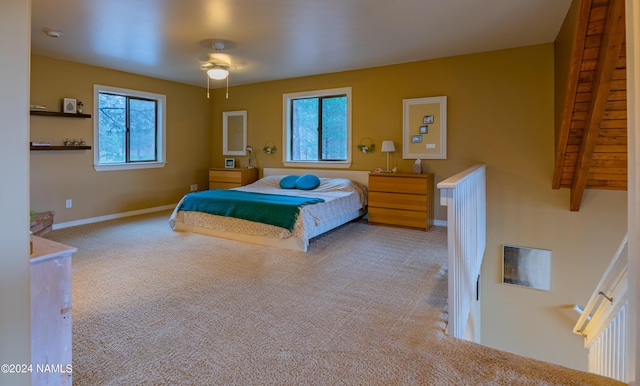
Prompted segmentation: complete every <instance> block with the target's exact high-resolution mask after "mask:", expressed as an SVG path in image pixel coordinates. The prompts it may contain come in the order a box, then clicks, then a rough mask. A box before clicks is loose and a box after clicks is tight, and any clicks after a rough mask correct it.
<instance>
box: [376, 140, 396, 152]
mask: <svg viewBox="0 0 640 386" xmlns="http://www.w3.org/2000/svg"><path fill="white" fill-rule="evenodd" d="M380 151H384V152H390V151H396V146H395V145H394V144H393V141H382V149H381V150H380Z"/></svg>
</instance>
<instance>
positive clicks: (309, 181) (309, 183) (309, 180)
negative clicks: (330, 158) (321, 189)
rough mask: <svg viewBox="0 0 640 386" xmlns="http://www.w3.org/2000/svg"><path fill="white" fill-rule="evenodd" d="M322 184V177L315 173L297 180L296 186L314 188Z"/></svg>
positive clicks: (301, 188) (302, 188)
mask: <svg viewBox="0 0 640 386" xmlns="http://www.w3.org/2000/svg"><path fill="white" fill-rule="evenodd" d="M318 186H320V179H319V178H318V177H316V176H314V175H313V174H305V175H304V176H302V177H300V178H298V179H297V180H296V188H298V189H300V190H313V189H315V188H317V187H318Z"/></svg>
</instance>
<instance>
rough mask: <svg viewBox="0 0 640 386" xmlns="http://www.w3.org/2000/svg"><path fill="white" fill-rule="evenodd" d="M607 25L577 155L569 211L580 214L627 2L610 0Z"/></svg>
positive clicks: (618, 46)
mask: <svg viewBox="0 0 640 386" xmlns="http://www.w3.org/2000/svg"><path fill="white" fill-rule="evenodd" d="M605 23H606V24H605V27H604V33H603V36H602V44H601V45H600V57H599V58H598V64H597V66H596V69H595V71H596V73H595V76H594V81H593V90H592V98H591V104H590V107H589V110H588V111H587V121H586V127H585V129H584V133H583V136H582V144H581V145H580V151H579V152H578V160H577V163H576V170H575V172H574V174H573V182H572V184H571V198H570V204H569V207H570V209H571V210H572V211H577V210H580V204H581V202H582V196H583V194H584V189H585V187H586V185H587V179H588V177H589V168H590V166H591V160H592V158H593V150H594V148H595V146H596V143H597V141H598V135H599V133H600V126H601V124H602V120H603V118H604V112H605V107H606V105H607V99H608V97H609V91H610V89H611V82H612V80H613V73H614V70H615V69H616V62H617V60H618V57H619V56H620V50H621V48H622V44H623V42H624V36H625V23H624V0H609V7H608V10H607V20H606V22H605Z"/></svg>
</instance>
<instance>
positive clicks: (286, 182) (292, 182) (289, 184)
mask: <svg viewBox="0 0 640 386" xmlns="http://www.w3.org/2000/svg"><path fill="white" fill-rule="evenodd" d="M298 178H300V176H296V175H295V174H292V175H290V176H286V177H284V178H283V179H281V180H280V188H281V189H295V188H296V181H297V180H298Z"/></svg>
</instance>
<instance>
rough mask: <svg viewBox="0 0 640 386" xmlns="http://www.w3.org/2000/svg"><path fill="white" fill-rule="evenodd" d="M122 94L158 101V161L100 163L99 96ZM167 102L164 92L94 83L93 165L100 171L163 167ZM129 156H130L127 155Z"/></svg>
mask: <svg viewBox="0 0 640 386" xmlns="http://www.w3.org/2000/svg"><path fill="white" fill-rule="evenodd" d="M101 92H104V93H109V94H115V95H122V96H127V97H131V98H142V99H149V100H154V101H155V102H156V108H157V111H156V114H157V126H156V158H157V160H156V161H136V162H122V163H100V135H99V134H100V119H99V106H98V104H99V96H100V93H101ZM166 102H167V97H166V95H163V94H155V93H151V92H146V91H139V90H131V89H126V88H121V87H112V86H105V85H99V84H94V85H93V116H94V119H93V142H94V151H93V167H94V169H95V170H96V171H98V172H103V171H112V170H138V169H153V168H163V167H164V166H165V165H166V163H167V153H166ZM127 158H128V157H127Z"/></svg>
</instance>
